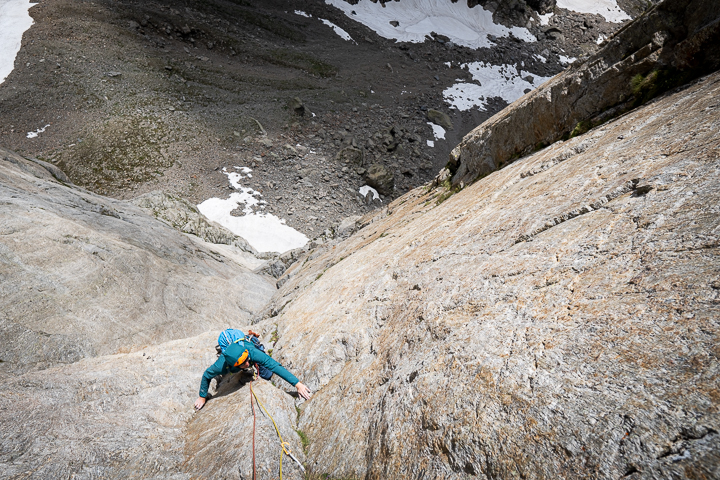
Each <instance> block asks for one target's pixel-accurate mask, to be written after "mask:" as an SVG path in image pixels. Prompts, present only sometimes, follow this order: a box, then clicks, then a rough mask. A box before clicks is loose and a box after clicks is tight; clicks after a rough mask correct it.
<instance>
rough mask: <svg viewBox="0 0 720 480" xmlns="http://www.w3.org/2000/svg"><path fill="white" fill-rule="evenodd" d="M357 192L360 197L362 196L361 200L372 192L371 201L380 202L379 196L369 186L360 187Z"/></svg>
mask: <svg viewBox="0 0 720 480" xmlns="http://www.w3.org/2000/svg"><path fill="white" fill-rule="evenodd" d="M358 192H359V193H360V195H362V196H363V198H365V196H366V195H367V194H368V192H372V194H373V198H372V199H373V200H380V194H379V193H378V192H377V190H375V189H374V188H373V187H371V186H370V185H363V186H362V187H360V190H358Z"/></svg>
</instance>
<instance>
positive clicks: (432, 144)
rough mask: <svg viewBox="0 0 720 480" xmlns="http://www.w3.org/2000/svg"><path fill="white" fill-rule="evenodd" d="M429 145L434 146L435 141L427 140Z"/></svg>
mask: <svg viewBox="0 0 720 480" xmlns="http://www.w3.org/2000/svg"><path fill="white" fill-rule="evenodd" d="M427 146H428V147H434V146H435V142H434V141H432V140H428V141H427Z"/></svg>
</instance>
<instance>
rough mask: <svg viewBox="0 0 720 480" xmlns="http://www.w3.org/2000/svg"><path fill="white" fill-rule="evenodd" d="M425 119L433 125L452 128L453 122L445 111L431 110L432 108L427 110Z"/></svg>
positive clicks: (447, 128)
mask: <svg viewBox="0 0 720 480" xmlns="http://www.w3.org/2000/svg"><path fill="white" fill-rule="evenodd" d="M427 119H428V120H429V121H431V122H432V123H434V124H435V125H440V126H441V127H443V128H444V129H445V130H452V129H453V124H452V121H451V120H450V116H448V114H447V113H444V112H441V111H439V110H433V109H432V108H431V109H430V110H428V111H427Z"/></svg>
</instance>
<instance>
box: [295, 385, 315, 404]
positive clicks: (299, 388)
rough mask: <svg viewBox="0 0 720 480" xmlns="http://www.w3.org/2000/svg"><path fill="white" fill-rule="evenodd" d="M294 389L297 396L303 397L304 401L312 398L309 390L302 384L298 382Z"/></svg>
mask: <svg viewBox="0 0 720 480" xmlns="http://www.w3.org/2000/svg"><path fill="white" fill-rule="evenodd" d="M295 388H297V392H298V395H300V396H301V397H303V398H304V399H305V400H310V397H312V393H310V389H309V388H308V387H306V386H305V385H303V384H302V383H300V382H298V383H297V384H295Z"/></svg>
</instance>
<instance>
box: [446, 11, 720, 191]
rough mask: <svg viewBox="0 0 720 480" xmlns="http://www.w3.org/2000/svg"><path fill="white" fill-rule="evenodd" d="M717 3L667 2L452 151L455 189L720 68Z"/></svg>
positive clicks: (520, 101) (624, 29) (503, 112)
mask: <svg viewBox="0 0 720 480" xmlns="http://www.w3.org/2000/svg"><path fill="white" fill-rule="evenodd" d="M719 41H720V17H719V16H718V9H717V5H716V2H714V1H712V0H664V1H662V2H659V3H658V4H657V5H655V6H654V7H652V8H651V9H649V10H648V11H647V12H645V13H644V14H643V15H642V16H640V17H639V18H638V19H637V20H636V21H634V22H632V23H631V24H629V25H627V26H626V27H624V28H622V29H621V30H619V31H618V32H617V33H616V34H614V35H613V36H612V38H610V39H609V40H608V41H607V44H606V45H605V46H604V47H603V48H602V49H601V50H600V51H599V52H597V53H596V54H595V55H593V56H591V57H589V58H587V59H585V60H583V61H579V62H576V63H575V64H574V65H572V67H571V68H570V69H568V70H567V71H565V72H563V73H561V74H560V75H558V76H556V77H555V78H553V79H552V80H550V81H548V82H546V83H545V84H543V86H542V87H540V88H538V89H537V90H534V91H533V92H531V93H528V94H526V95H525V96H524V97H522V98H521V99H519V100H518V101H517V102H516V103H515V104H514V108H513V109H512V110H504V111H502V112H500V113H498V114H496V115H495V116H493V117H492V118H491V119H490V120H488V121H487V122H485V123H483V124H482V125H481V126H479V127H477V128H476V129H474V130H473V131H472V132H470V133H469V134H468V135H467V136H466V137H465V138H464V139H463V141H462V142H460V144H459V145H458V146H457V147H455V148H454V149H453V151H452V152H451V155H450V162H449V164H448V167H449V169H450V171H451V173H452V174H453V175H454V176H453V184H454V185H459V184H463V185H465V184H468V183H470V182H472V181H474V180H476V179H477V178H479V177H482V176H484V175H487V174H488V173H490V172H492V171H495V170H496V169H498V168H500V167H502V166H503V165H505V164H507V163H508V162H511V161H513V160H514V159H516V158H518V157H519V156H521V155H526V154H528V153H529V152H531V151H534V150H537V149H539V148H542V147H544V146H545V145H548V144H550V143H553V142H555V141H557V140H558V139H561V138H564V139H567V138H568V137H570V136H575V135H578V134H580V133H584V132H586V131H587V130H588V129H589V128H591V127H593V126H596V125H600V124H602V123H604V122H606V121H608V120H609V119H611V118H614V117H617V116H619V115H621V114H622V113H624V112H626V111H628V110H630V109H632V108H635V107H637V106H638V105H641V104H642V103H644V102H647V101H648V100H650V99H651V98H653V97H654V96H656V95H658V94H660V93H663V92H664V91H667V90H668V89H671V88H674V87H676V86H678V85H682V84H684V83H686V82H688V81H689V80H691V79H693V78H697V77H698V76H700V75H704V74H707V73H709V72H712V71H715V70H717V69H718V68H719V67H720V56H718V53H717V49H716V48H714V46H715V45H717V44H718V42H719Z"/></svg>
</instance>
